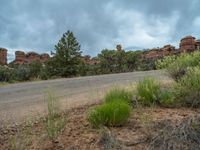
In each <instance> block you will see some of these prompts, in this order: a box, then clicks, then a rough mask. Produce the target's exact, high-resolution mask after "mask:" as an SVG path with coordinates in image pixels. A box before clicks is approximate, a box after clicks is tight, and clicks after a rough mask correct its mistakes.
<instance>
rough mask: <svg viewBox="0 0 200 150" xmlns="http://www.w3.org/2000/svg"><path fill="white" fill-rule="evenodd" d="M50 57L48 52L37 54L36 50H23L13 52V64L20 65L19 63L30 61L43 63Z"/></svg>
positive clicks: (28, 62)
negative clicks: (26, 51) (25, 51)
mask: <svg viewBox="0 0 200 150" xmlns="http://www.w3.org/2000/svg"><path fill="white" fill-rule="evenodd" d="M49 58H50V56H49V54H47V53H44V54H41V55H40V54H38V53H36V52H28V53H24V52H23V51H16V52H15V60H14V61H13V64H17V65H21V64H30V63H32V62H40V63H44V62H46V61H47V60H48V59H49Z"/></svg>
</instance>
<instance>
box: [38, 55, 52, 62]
mask: <svg viewBox="0 0 200 150" xmlns="http://www.w3.org/2000/svg"><path fill="white" fill-rule="evenodd" d="M49 58H50V56H49V54H47V53H43V54H41V55H40V61H41V62H42V63H44V62H46V61H47V60H48V59H49Z"/></svg>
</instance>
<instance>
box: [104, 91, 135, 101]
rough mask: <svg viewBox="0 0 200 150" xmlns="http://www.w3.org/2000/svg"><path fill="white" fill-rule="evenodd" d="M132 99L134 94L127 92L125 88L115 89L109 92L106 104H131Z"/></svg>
mask: <svg viewBox="0 0 200 150" xmlns="http://www.w3.org/2000/svg"><path fill="white" fill-rule="evenodd" d="M132 98H133V93H132V92H129V91H126V90H125V89H123V88H114V89H111V90H110V91H108V92H107V94H106V96H105V102H106V103H108V102H115V101H125V102H127V103H129V104H130V103H131V101H132Z"/></svg>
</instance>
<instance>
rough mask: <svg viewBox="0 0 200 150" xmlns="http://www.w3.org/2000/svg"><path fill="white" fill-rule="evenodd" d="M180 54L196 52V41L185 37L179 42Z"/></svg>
mask: <svg viewBox="0 0 200 150" xmlns="http://www.w3.org/2000/svg"><path fill="white" fill-rule="evenodd" d="M180 50H181V52H186V53H187V52H193V51H195V50H196V40H195V37H193V36H186V37H184V38H182V39H181V42H180Z"/></svg>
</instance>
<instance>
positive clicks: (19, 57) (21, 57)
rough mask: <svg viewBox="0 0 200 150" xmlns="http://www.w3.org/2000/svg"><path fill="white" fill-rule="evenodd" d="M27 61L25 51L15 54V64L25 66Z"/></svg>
mask: <svg viewBox="0 0 200 150" xmlns="http://www.w3.org/2000/svg"><path fill="white" fill-rule="evenodd" d="M25 61H26V55H25V53H24V52H23V51H16V52H15V60H14V64H20V65H21V64H24V63H25Z"/></svg>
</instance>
